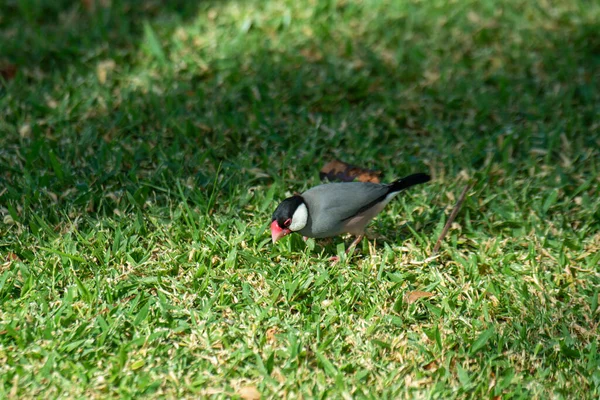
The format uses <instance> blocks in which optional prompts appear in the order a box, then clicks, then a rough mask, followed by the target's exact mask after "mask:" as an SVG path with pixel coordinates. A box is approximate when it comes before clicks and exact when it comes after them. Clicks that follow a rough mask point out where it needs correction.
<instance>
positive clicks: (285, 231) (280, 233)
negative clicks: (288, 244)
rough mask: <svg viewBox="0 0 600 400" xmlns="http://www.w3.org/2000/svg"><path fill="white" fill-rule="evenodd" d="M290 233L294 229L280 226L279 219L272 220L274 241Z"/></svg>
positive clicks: (272, 237)
mask: <svg viewBox="0 0 600 400" xmlns="http://www.w3.org/2000/svg"><path fill="white" fill-rule="evenodd" d="M290 233H292V231H290V230H289V229H287V228H284V229H282V228H280V227H279V224H278V223H277V221H273V222H271V239H273V243H275V242H277V241H278V240H279V239H281V238H282V237H284V236H286V235H289V234H290Z"/></svg>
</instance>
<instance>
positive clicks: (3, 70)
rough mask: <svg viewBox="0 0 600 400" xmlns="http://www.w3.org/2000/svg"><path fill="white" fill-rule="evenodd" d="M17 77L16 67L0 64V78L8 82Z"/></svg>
mask: <svg viewBox="0 0 600 400" xmlns="http://www.w3.org/2000/svg"><path fill="white" fill-rule="evenodd" d="M16 75H17V66H16V65H13V64H2V63H0V77H2V79H4V80H5V81H10V80H11V79H13V78H14V77H15V76H16Z"/></svg>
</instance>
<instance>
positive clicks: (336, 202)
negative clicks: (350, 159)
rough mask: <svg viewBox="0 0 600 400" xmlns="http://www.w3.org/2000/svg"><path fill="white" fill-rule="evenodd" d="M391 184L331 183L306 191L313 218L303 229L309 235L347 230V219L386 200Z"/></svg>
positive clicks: (310, 213)
mask: <svg viewBox="0 0 600 400" xmlns="http://www.w3.org/2000/svg"><path fill="white" fill-rule="evenodd" d="M388 192H389V187H388V186H387V185H379V184H376V183H369V182H347V183H329V184H325V185H319V186H315V187H314V188H312V189H309V190H307V191H306V192H304V193H302V197H303V198H304V201H305V202H306V204H307V205H308V209H309V211H308V214H309V220H308V222H307V224H306V227H304V229H302V230H301V231H300V233H301V234H303V235H305V236H309V237H317V238H318V237H328V236H336V235H339V234H340V233H343V232H344V222H345V221H346V220H347V219H349V218H352V217H354V216H355V215H357V214H359V213H361V212H363V211H364V210H366V209H368V208H371V207H372V206H373V205H375V204H376V203H377V202H379V201H381V200H383V199H384V198H385V196H386V195H387V194H388Z"/></svg>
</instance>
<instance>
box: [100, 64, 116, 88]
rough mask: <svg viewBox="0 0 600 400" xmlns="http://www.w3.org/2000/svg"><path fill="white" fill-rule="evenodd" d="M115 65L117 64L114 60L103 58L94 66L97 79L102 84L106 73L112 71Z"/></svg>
mask: <svg viewBox="0 0 600 400" xmlns="http://www.w3.org/2000/svg"><path fill="white" fill-rule="evenodd" d="M116 67H117V64H116V63H115V62H114V60H104V61H101V62H99V63H98V66H97V67H96V76H97V77H98V81H99V82H100V83H102V84H104V83H105V82H106V78H107V77H108V74H109V73H110V72H112V71H113V70H114V69H115V68H116Z"/></svg>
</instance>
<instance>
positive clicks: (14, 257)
mask: <svg viewBox="0 0 600 400" xmlns="http://www.w3.org/2000/svg"><path fill="white" fill-rule="evenodd" d="M19 260H20V258H19V256H18V255H16V254H15V253H11V252H9V253H8V254H7V255H6V261H19Z"/></svg>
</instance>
